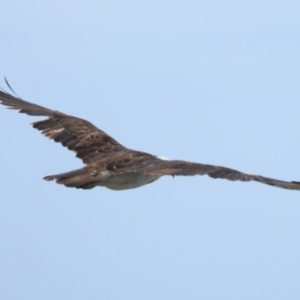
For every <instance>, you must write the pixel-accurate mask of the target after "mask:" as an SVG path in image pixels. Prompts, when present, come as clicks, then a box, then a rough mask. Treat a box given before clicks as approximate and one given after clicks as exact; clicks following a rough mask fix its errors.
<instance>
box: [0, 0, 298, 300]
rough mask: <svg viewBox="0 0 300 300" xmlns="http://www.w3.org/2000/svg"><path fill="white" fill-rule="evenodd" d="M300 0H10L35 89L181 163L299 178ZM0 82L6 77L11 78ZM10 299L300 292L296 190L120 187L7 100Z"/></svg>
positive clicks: (1, 27) (2, 218) (2, 248)
mask: <svg viewBox="0 0 300 300" xmlns="http://www.w3.org/2000/svg"><path fill="white" fill-rule="evenodd" d="M299 15H300V2H299V1H298V0H297V1H296V0H295V1H264V0H260V1H256V0H254V1H253V0H251V1H247V0H246V1H217V0H215V1H214V0H212V1H191V0H185V1H148V0H145V1H116V0H109V1H91V0H86V1H77V0H75V1H55V0H52V1H48V0H45V1H30V0H29V1H26V2H25V1H14V0H10V1H3V3H2V4H1V18H0V36H1V47H0V76H3V77H4V76H6V77H7V78H8V80H9V82H10V84H11V85H12V87H13V88H14V90H15V91H16V92H17V94H18V95H19V96H21V97H22V98H24V99H25V100H28V101H31V102H34V103H37V104H40V105H42V106H46V107H49V108H51V109H57V110H60V111H62V112H64V113H67V114H71V115H74V116H78V117H81V118H85V119H87V120H89V121H91V122H92V123H93V124H95V125H96V126H98V127H99V128H101V129H102V130H104V131H105V132H107V133H108V134H109V135H111V136H113V137H114V138H115V139H117V140H118V141H119V142H120V143H121V144H123V145H125V146H127V147H129V148H133V149H137V150H141V151H145V152H149V153H151V154H155V155H164V156H167V157H168V158H170V159H184V160H189V161H195V162H201V163H208V164H216V165H221V166H227V167H231V168H235V169H237V170H240V171H244V172H249V173H253V174H261V175H265V176H269V177H273V178H278V179H283V180H288V181H290V180H300V159H299V153H300V131H299V127H300V120H299V114H300V90H299V82H300V18H299ZM0 82H1V83H0V85H1V86H2V87H5V82H4V80H2V81H0ZM0 119H1V130H0V140H1V175H0V178H1V191H0V195H1V200H0V298H1V299H5V300H13V299H18V300H19V299H31V300H34V299H64V300H65V299H72V300H77V299H78V300H79V299H92V300H94V299H101V300H102V299H103V300H118V299H123V300H124V299H126V300H127V299H130V300H135V299H139V300H148V299H151V300H152V299H157V300H160V299H230V300H233V299H243V300H247V299H299V297H300V285H299V281H300V192H297V191H288V190H283V189H278V188H273V187H269V186H267V185H263V184H259V183H239V182H229V181H226V180H213V179H211V178H208V177H206V176H203V177H199V176H198V177H197V176H196V177H190V178H189V177H185V178H184V177H176V178H175V179H173V178H172V177H165V178H162V179H160V180H159V181H157V182H155V183H153V184H150V185H148V186H144V187H142V188H139V189H133V190H128V191H121V192H115V191H111V190H108V189H105V188H95V189H93V190H90V191H82V190H76V189H67V188H65V187H63V186H60V185H57V184H55V183H53V182H50V183H49V182H46V181H44V180H42V178H43V177H44V176H46V175H50V174H56V173H61V172H66V171H69V170H73V169H77V168H79V167H81V166H82V163H81V161H80V160H78V159H75V157H74V153H72V152H70V151H67V150H66V149H65V148H63V147H61V146H60V145H59V144H56V143H54V142H52V141H48V140H47V139H45V138H44V137H43V136H42V135H41V134H40V133H39V132H37V131H36V130H33V129H32V128H31V127H30V126H29V123H31V122H34V121H37V120H40V119H42V118H34V117H29V116H25V115H20V114H18V113H16V112H15V111H9V110H6V109H5V108H4V107H2V106H1V107H0Z"/></svg>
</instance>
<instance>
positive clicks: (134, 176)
mask: <svg viewBox="0 0 300 300" xmlns="http://www.w3.org/2000/svg"><path fill="white" fill-rule="evenodd" d="M158 178H160V176H156V175H145V174H141V173H126V174H122V175H114V176H109V177H107V178H105V179H103V180H101V181H100V182H99V183H98V185H99V186H105V187H107V188H108V189H111V190H128V189H134V188H137V187H140V186H143V185H145V184H148V183H151V182H153V181H155V180H157V179H158Z"/></svg>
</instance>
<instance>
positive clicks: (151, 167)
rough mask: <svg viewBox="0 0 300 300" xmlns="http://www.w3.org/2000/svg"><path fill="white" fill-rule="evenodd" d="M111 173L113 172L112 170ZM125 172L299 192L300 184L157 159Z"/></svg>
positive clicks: (229, 170)
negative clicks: (201, 177) (254, 183)
mask: <svg viewBox="0 0 300 300" xmlns="http://www.w3.org/2000/svg"><path fill="white" fill-rule="evenodd" d="M112 171H113V170H112ZM125 171H126V172H141V173H144V174H151V175H158V176H163V175H172V176H178V175H183V176H194V175H208V176H209V177H212V178H222V179H228V180H231V181H257V182H260V183H264V184H268V185H272V186H276V187H280V188H284V189H289V190H300V182H296V181H291V182H287V181H281V180H277V179H273V178H267V177H263V176H260V175H250V174H246V173H242V172H239V171H237V170H233V169H229V168H225V167H219V166H212V165H204V164H198V163H192V162H186V161H180V160H170V161H165V160H161V159H157V158H152V159H151V158H149V159H148V160H145V161H143V160H142V161H138V162H136V163H135V164H131V165H130V166H127V167H126V168H125ZM120 172H124V170H122V169H117V170H116V172H115V173H118V174H119V173H120Z"/></svg>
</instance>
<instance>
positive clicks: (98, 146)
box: [0, 90, 126, 164]
mask: <svg viewBox="0 0 300 300" xmlns="http://www.w3.org/2000/svg"><path fill="white" fill-rule="evenodd" d="M0 102H1V103H2V104H3V105H6V106H8V107H9V108H10V109H16V110H19V111H20V113H25V114H27V115H31V116H47V117H49V118H48V119H46V120H43V121H38V122H34V123H32V125H33V127H34V128H36V129H38V130H40V131H41V132H42V133H43V134H44V135H45V136H47V137H49V138H50V139H52V140H54V141H55V142H59V143H61V144H62V145H63V146H64V147H67V148H68V149H69V150H73V151H75V152H76V156H77V157H78V158H80V159H82V161H83V162H84V163H85V164H88V163H91V162H94V161H97V160H100V159H103V158H107V157H110V156H112V155H114V154H115V153H116V152H117V151H126V148H125V147H123V146H122V145H121V144H119V143H118V142H117V141H116V140H114V139H113V138H112V137H110V136H109V135H107V134H106V133H105V132H103V131H102V130H100V129H99V128H97V127H96V126H94V125H93V124H92V123H90V122H88V121H86V120H83V119H79V118H76V117H73V116H69V115H66V114H63V113H61V112H59V111H55V110H51V109H48V108H45V107H42V106H39V105H36V104H33V103H30V102H27V101H24V100H22V99H21V98H17V97H15V96H13V95H11V94H9V93H7V92H6V91H4V90H0Z"/></svg>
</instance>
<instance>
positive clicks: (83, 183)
mask: <svg viewBox="0 0 300 300" xmlns="http://www.w3.org/2000/svg"><path fill="white" fill-rule="evenodd" d="M44 179H45V180H47V181H51V180H56V183H58V184H63V185H65V186H67V187H76V188H83V189H87V188H92V187H95V186H96V185H97V182H95V178H94V176H93V175H92V174H91V173H90V172H89V170H88V169H87V168H82V169H78V170H74V171H70V172H66V173H62V174H56V175H49V176H46V177H44Z"/></svg>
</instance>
